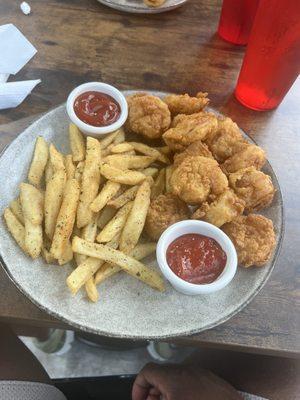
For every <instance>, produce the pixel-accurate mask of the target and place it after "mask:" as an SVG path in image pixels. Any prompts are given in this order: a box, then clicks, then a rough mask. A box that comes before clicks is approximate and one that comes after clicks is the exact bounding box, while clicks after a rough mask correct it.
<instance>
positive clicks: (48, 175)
mask: <svg viewBox="0 0 300 400" xmlns="http://www.w3.org/2000/svg"><path fill="white" fill-rule="evenodd" d="M52 175H53V166H52V163H51V160H50V158H48V162H47V165H46V168H45V182H46V184H47V182H49V181H50V179H51V178H52Z"/></svg>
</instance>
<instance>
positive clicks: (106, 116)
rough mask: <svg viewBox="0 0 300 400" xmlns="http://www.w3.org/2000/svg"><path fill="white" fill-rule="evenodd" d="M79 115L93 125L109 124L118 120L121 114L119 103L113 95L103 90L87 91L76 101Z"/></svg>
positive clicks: (76, 111) (75, 106) (76, 112)
mask: <svg viewBox="0 0 300 400" xmlns="http://www.w3.org/2000/svg"><path fill="white" fill-rule="evenodd" d="M74 111H75V114H76V115H77V117H78V118H79V119H80V120H81V121H83V122H85V123H86V124H89V125H92V126H107V125H111V124H113V123H114V122H116V121H117V120H118V119H119V117H120V114H121V108H120V105H119V103H117V102H116V100H115V99H113V98H112V97H111V96H109V95H108V94H105V93H101V92H94V91H90V92H85V93H82V94H81V95H79V96H78V97H77V98H76V99H75V102H74Z"/></svg>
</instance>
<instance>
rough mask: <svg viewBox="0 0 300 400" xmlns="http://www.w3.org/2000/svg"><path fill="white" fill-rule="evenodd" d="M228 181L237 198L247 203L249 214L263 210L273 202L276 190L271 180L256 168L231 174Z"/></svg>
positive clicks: (246, 207) (246, 209)
mask: <svg viewBox="0 0 300 400" xmlns="http://www.w3.org/2000/svg"><path fill="white" fill-rule="evenodd" d="M228 180H229V185H230V187H231V188H232V189H233V190H234V191H235V193H236V194H237V196H238V197H239V198H240V199H242V200H244V201H245V211H247V212H251V211H257V210H261V209H262V208H265V207H268V206H269V205H270V204H271V203H272V201H273V197H274V193H275V189H274V186H273V183H272V180H271V178H270V177H269V175H266V174H264V173H263V172H261V171H257V170H256V169H255V168H254V167H248V168H244V169H241V170H239V171H237V172H235V173H233V174H229V176H228Z"/></svg>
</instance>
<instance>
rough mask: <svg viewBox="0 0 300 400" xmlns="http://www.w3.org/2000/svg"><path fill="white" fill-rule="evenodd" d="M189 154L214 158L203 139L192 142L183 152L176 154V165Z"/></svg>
mask: <svg viewBox="0 0 300 400" xmlns="http://www.w3.org/2000/svg"><path fill="white" fill-rule="evenodd" d="M187 156H203V157H208V158H212V159H213V158H214V157H213V155H212V154H211V152H210V151H209V148H208V147H207V146H206V144H205V143H203V142H201V140H197V142H194V143H192V144H190V145H189V146H188V147H187V148H186V149H185V150H184V151H183V152H181V153H177V154H175V155H174V166H175V167H176V166H177V165H178V164H180V163H181V162H182V161H183V160H184V159H185V158H186V157H187Z"/></svg>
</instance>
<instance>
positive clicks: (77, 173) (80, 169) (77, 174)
mask: <svg viewBox="0 0 300 400" xmlns="http://www.w3.org/2000/svg"><path fill="white" fill-rule="evenodd" d="M83 169H84V161H80V162H79V163H78V164H77V166H76V170H75V173H74V178H75V179H76V180H77V181H78V182H81V178H82V173H83Z"/></svg>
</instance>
